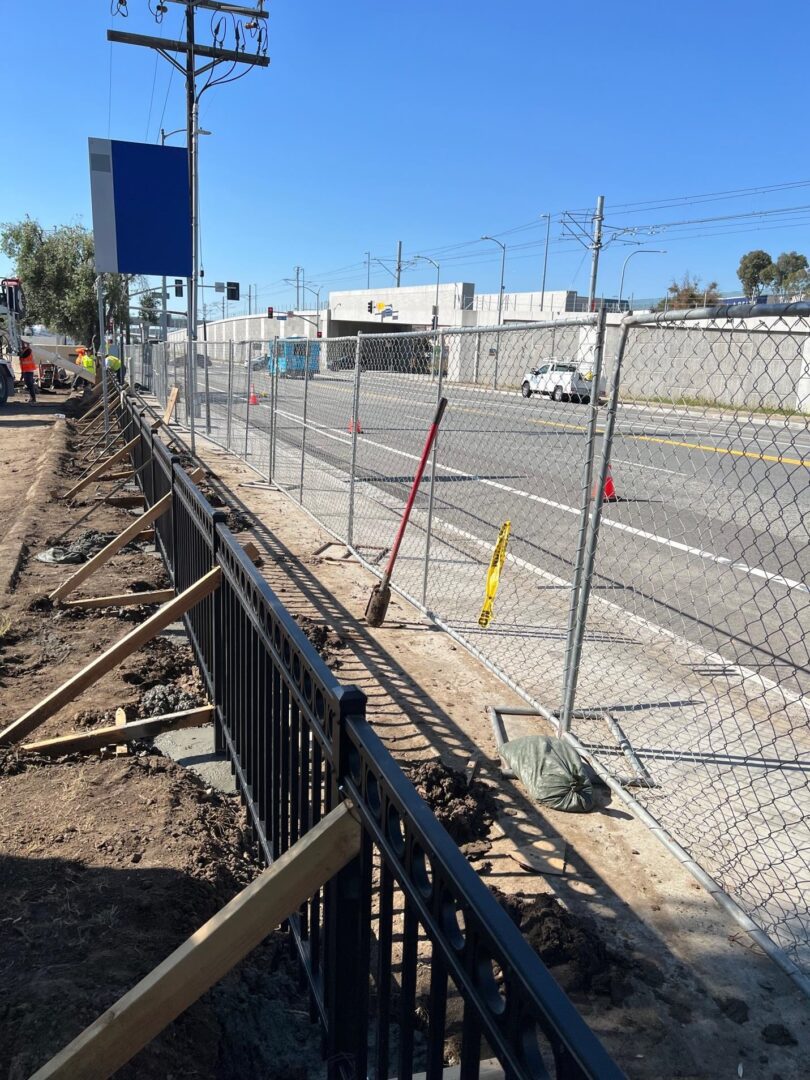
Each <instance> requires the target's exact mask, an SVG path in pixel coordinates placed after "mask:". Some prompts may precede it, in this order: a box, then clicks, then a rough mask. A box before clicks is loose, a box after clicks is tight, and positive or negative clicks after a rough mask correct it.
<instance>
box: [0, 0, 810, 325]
mask: <svg viewBox="0 0 810 1080" xmlns="http://www.w3.org/2000/svg"><path fill="white" fill-rule="evenodd" d="M153 6H154V0H153ZM168 6H169V8H170V11H169V14H168V15H167V16H166V19H165V21H164V23H163V25H162V26H161V27H156V25H155V23H154V20H153V19H152V17H151V16H150V14H149V11H148V3H147V0H129V3H128V7H129V9H130V17H129V18H128V19H121V18H115V19H113V18H111V16H110V4H109V0H81V2H78V0H77V2H73V3H64V2H62V0H40V3H38V4H16V5H14V17H13V20H11V21H10V22H8V23H7V25H6V26H5V27H4V38H5V41H4V44H5V51H6V54H7V55H16V56H19V57H20V58H21V61H22V62H21V64H20V66H19V76H18V81H17V93H16V94H14V93H13V92H12V94H11V98H10V99H9V97H8V93H7V97H6V102H7V104H9V101H10V103H11V106H12V107H11V108H7V109H6V111H5V114H4V130H5V134H6V146H7V148H12V152H11V153H10V154H9V153H8V152H7V155H6V161H7V168H5V169H4V170H2V174H0V207H1V208H2V209H0V218H1V219H2V220H15V219H17V218H19V217H21V216H23V215H25V214H30V215H31V216H32V217H36V218H38V219H40V220H41V221H42V222H43V223H44V224H46V225H54V224H59V223H64V222H69V221H77V220H78V221H81V222H83V223H85V224H88V225H90V224H91V217H90V199H89V179H88V167H87V137H88V136H91V135H93V136H99V137H106V136H107V135H109V136H110V137H112V138H119V139H130V140H136V141H137V140H143V141H155V140H156V139H157V136H158V131H159V128H160V126H161V120H162V124H163V126H164V127H165V128H166V129H167V130H169V129H172V128H178V127H183V126H184V125H185V114H184V109H185V101H184V94H183V88H182V85H181V79H180V77H179V76H177V75H175V76H174V77H173V78H172V77H171V76H170V71H171V69H170V67H169V65H168V64H167V63H166V61H164V60H162V59H159V60H158V62H157V65H156V63H155V59H156V54H155V53H153V52H152V51H151V50H146V49H138V48H133V47H126V46H121V45H116V46H110V45H109V44H108V43H107V42H106V30H107V29H108V27H110V26H114V27H116V28H117V29H123V30H129V31H131V32H141V33H149V34H161V33H162V34H164V35H165V36H166V37H177V36H179V34H180V24H181V18H182V8H180V7H179V6H178V5H176V4H173V3H170V4H169V5H168ZM268 10H269V11H270V19H269V23H268V28H269V55H270V57H271V65H270V67H269V68H268V69H265V70H254V71H251V72H250V73H248V74H247V75H246V76H245V78H243V79H241V80H240V81H238V82H236V83H233V84H232V85H229V86H223V87H221V88H216V89H213V90H211V91H208V92H207V93H206V94H205V95H204V96H203V98H202V104H201V124H202V126H203V127H205V128H208V129H210V130H211V131H212V132H213V133H214V134H213V135H212V136H211V137H210V138H204V139H202V140H201V218H202V244H203V260H204V264H205V270H206V279H207V280H208V281H213V280H216V279H224V278H227V279H231V280H238V281H240V282H241V283H242V287H243V292H246V291H247V290H246V286H247V284H248V283H251V284H257V285H258V286H259V303H260V305H262V306H264V305H266V304H270V303H275V304H282V303H288V302H289V300H290V295H291V294H290V290H289V287H288V286H286V285H284V283H283V279H284V278H286V277H290V276H292V275H293V267H294V266H295V265H296V264H298V265H301V266H303V267H304V269H305V274H306V279H307V280H308V281H311V282H313V283H316V282H317V283H318V284H323V285H324V286H325V287H326V288H330V287H331V288H362V287H364V286H365V280H366V271H365V268H364V252H366V251H371V253H372V255H373V256H375V257H379V258H388V259H390V260H393V257H394V254H395V250H396V243H397V240H399V239H402V241H403V244H404V252H405V256H406V258H407V257H408V256H412V255H413V254H415V253H417V252H422V253H425V254H428V255H431V256H432V257H433V258H435V259H437V261H439V262H440V263H441V264H442V270H441V274H442V279H443V280H445V281H450V280H455V281H459V280H467V281H473V282H475V283H476V285H477V287H478V289H479V291H494V290H495V289H497V285H498V274H499V268H500V252H499V250H498V249H497V248H496V246H495V245H494V244H486V243H480V242H476V238H477V237H479V236H480V235H481V234H482V233H492V234H495V235H498V236H500V238H501V239H502V240H503V241H504V242H506V243H507V245H508V248H509V251H508V254H507V267H506V288H507V289H508V290H517V289H529V288H539V283H540V276H541V272H542V258H543V238H544V231H545V224H544V222H541V221H540V220H539V215H540V214H542V213H545V212H551V213H553V214H554V215H555V219H554V222H553V225H552V230H551V247H550V253H549V270H548V284H547V287H548V288H560V289H563V288H579V290H580V291H587V283H588V265H587V253H586V252H585V251H584V249H583V248H582V247H580V246H579V244H577V242H576V241H574V240H572V239H571V238H570V237H566V236H565V235H564V229H563V226H562V224H561V222H560V220H559V215H560V214H561V212H562V211H564V210H572V211H582V210H586V209H587V208H589V207H592V206H593V204H594V201H595V198H596V196H597V195H598V194H600V193H601V194H604V195H605V199H606V221H607V223H608V225H610V226H613V227H615V228H617V229H627V228H629V227H631V226H635V227H636V228H637V230H638V231H637V232H636V233H635V234H630V233H627V232H625V233H622V234H620V236H619V238H618V239H616V240H614V241H613V243H612V244H611V245H609V246H608V247H607V248H606V250H605V252H604V254H603V259H602V263H601V268H600V286H599V291H600V292H603V293H604V294H606V295H607V294H612V295H615V294H616V292H617V291H618V282H619V275H620V272H621V265H622V262H623V260H624V258H625V256H626V255H627V254H628V253H629V251H630V250H632V248H631V247H629V246H626V244H625V243H623V241H627V240H630V241H632V242H634V243H639V242H640V243H643V244H645V245H646V246H647V247H651V248H662V249H666V250H667V254H666V255H650V256H646V257H638V258H635V259H633V260H632V261H631V263H630V264H629V266H628V269H627V281H626V286H625V294H630V293H634V294H635V295H636V296H637V297H639V296H650V295H658V294H660V293H662V292H663V291H664V289H665V288H666V285H667V283H668V282H669V281H670V280H671V279H672V277H673V276H680V275H682V274H683V272H684V271H686V270H689V271H691V272H692V273H694V274H697V275H699V276H700V277H701V278H702V279H703V280H704V281H706V280H710V279H716V280H717V281H718V282H719V283H720V286H721V287H722V288H724V289H735V288H736V287H737V281H736V277H735V270H736V266H737V263H738V261H739V257H740V255H741V254H742V253H743V252H744V251H747V250H750V249H751V248H754V247H764V248H765V249H766V250H768V251H770V252H771V253H772V254H773V255H774V256H776V255H777V254H778V253H779V252H780V251H783V250H786V249H787V250H789V249H794V248H795V249H798V250H800V251H805V252H808V254H810V160H808V156H809V155H810V151H809V150H808V142H807V139H806V137H805V133H804V126H805V122H804V120H803V119H802V117H803V115H804V113H805V112H806V109H805V105H804V103H805V102H806V99H807V88H806V73H805V70H804V65H803V64H802V63H801V62H800V61H799V60H798V57H799V51H798V49H797V48H796V47H792V46H791V42H800V41H803V40H805V39H806V38H807V34H808V30H810V13H808V9H807V8H806V7H805V6H804V5H796V6H794V7H793V8H792V12H791V16H790V26H789V28H788V27H787V26H786V23H785V20H783V19H777V18H771V17H769V16H768V14H767V8H766V7H765V6H763V5H762V3H761V0H757V2H756V3H755V2H751V0H736V2H735V3H733V4H731V3H726V4H724V3H722V2H721V3H719V4H715V5H714V6H712V7H711V9H709V10H710V14H707V8H706V5H705V4H704V3H700V4H698V3H694V2H692V0H684V2H682V3H681V4H679V5H677V6H673V5H669V4H651V3H649V2H642V0H627V2H622V0H620V2H618V3H614V4H610V5H605V4H596V3H593V2H591V0H581V2H580V3H579V4H577V5H574V6H570V5H569V6H565V5H559V4H547V3H542V2H540V0H500V2H499V3H497V4H493V3H483V2H482V0H465V2H461V0H432V2H431V0H412V2H409V3H400V4H388V5H383V4H379V3H372V2H368V0H353V2H350V3H346V4H335V3H333V2H326V0H312V2H303V0H300V2H297V3H293V2H291V0H272V2H271V3H270V4H269V5H268ZM198 18H199V26H200V31H199V37H200V39H201V40H208V39H209V38H208V27H207V23H208V18H209V16H207V15H206V14H204V13H200V15H199V17H198ZM9 70H10V69H9ZM8 82H9V84H11V79H9V80H8ZM110 88H111V91H110ZM182 138H183V137H182V136H177V137H176V138H175V141H180V142H182ZM788 184H792V185H796V186H791V187H782V188H781V189H779V190H768V191H762V190H760V191H750V193H748V194H738V195H735V196H734V197H728V196H726V195H724V194H719V195H718V196H717V197H715V194H714V193H726V192H729V191H736V192H741V191H743V192H744V191H748V190H749V189H762V188H766V187H773V186H775V185H788ZM697 195H706V196H711V197H707V198H705V199H702V200H691V201H689V202H685V201H677V200H682V197H685V196H697ZM669 200H672V201H671V203H670V204H669V205H667V203H668V201H669ZM628 204H647V205H628ZM805 207H807V209H804V208H805ZM780 208H787V209H789V210H790V212H789V213H787V214H783V215H776V214H769V215H768V216H758V214H759V212H760V211H775V210H778V209H780ZM793 208H796V209H793ZM743 214H748V215H750V216H749V217H746V218H740V217H738V216H736V215H743ZM714 217H726V219H727V220H725V221H722V222H711V221H705V220H703V219H706V218H714ZM583 220H584V219H583ZM691 221H694V222H696V223H695V224H693V225H682V226H678V227H670V228H667V229H660V228H655V229H653V231H650V227H655V226H661V225H663V224H666V223H668V222H691ZM523 226H525V228H524V227H523ZM519 245H524V246H519ZM525 245H529V246H525ZM0 268H3V266H2V263H0ZM5 269H8V267H7V266H6V267H5ZM432 280H435V278H434V271H433V269H432V268H431V267H430V266H428V265H426V264H424V263H423V264H421V265H418V266H417V268H416V269H412V270H408V272H407V273H406V274H404V276H403V284H416V283H419V282H422V281H432ZM388 282H390V277H389V276H388V274H387V273H386V272H385V271H384V270H383V269H382V268H381V267H379V266H377V265H375V266H374V267H373V270H372V283H374V284H379V285H380V286H382V285H383V284H387V283H388Z"/></svg>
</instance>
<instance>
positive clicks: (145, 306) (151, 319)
mask: <svg viewBox="0 0 810 1080" xmlns="http://www.w3.org/2000/svg"><path fill="white" fill-rule="evenodd" d="M140 314H141V320H142V321H143V322H145V323H146V325H147V326H155V325H156V324H157V323H158V322H159V321H160V308H159V307H158V302H157V293H154V292H151V291H150V292H145V293H143V295H142V296H141V312H140Z"/></svg>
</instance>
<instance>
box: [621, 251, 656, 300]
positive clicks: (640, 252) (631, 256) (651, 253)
mask: <svg viewBox="0 0 810 1080" xmlns="http://www.w3.org/2000/svg"><path fill="white" fill-rule="evenodd" d="M634 255H666V250H662V249H660V248H636V250H635V251H631V252H630V254H629V255H628V256H627V258H626V259H625V260H624V262H623V263H622V276H621V280H620V281H619V311H621V310H622V293H623V292H624V272H625V270H626V269H627V264H628V263H629V262H630V260H631V259H632V258H633V256H634Z"/></svg>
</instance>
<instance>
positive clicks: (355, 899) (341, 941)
mask: <svg viewBox="0 0 810 1080" xmlns="http://www.w3.org/2000/svg"><path fill="white" fill-rule="evenodd" d="M338 693H339V695H340V697H339V702H338V717H337V722H336V724H335V734H334V736H333V745H332V752H333V772H332V793H331V795H332V799H331V803H332V806H336V805H337V804H338V802H339V800H340V798H341V795H342V787H343V778H344V777H345V775H346V773H347V772H348V767H349V762H348V749H349V741H348V737H347V731H346V727H347V722H348V721H349V720H350V719H352V720H361V721H362V720H364V719H365V711H366V698H365V695H364V694H363V693H362V691H360V690H358V689H357V687H355V686H347V687H341V688H340V690H339V691H338ZM370 848H371V844H370V838H369V836H368V835H367V834H366V835H364V836H363V839H362V849H361V853H360V855H358V856H357V857H356V858H354V859H353V860H352V861H351V862H350V863H349V864H348V865H347V866H346V867H344V868H343V870H341V871H340V872H339V873H338V874H336V875H335V877H334V878H332V880H331V881H330V882H329V883H328V884H327V886H326V888H325V902H326V911H325V923H326V933H327V940H326V956H325V971H324V997H325V1004H326V1015H327V1032H326V1069H327V1073H326V1075H327V1078H328V1080H343V1078H344V1077H346V1076H347V1075H348V1076H351V1077H356V1078H357V1080H361V1078H363V1077H365V1076H366V1075H367V1069H366V1058H367V1053H368V1049H367V1047H368V1042H367V1040H368V1033H367V1023H368V1021H367V1015H368V984H369V979H368V954H367V949H366V948H365V945H364V943H366V942H367V941H368V927H367V924H365V923H364V919H363V902H364V899H365V900H366V901H368V900H369V899H370V897H369V896H368V892H369V891H370V889H371V862H372V860H371V850H370ZM364 866H365V873H364ZM364 893H365V895H364Z"/></svg>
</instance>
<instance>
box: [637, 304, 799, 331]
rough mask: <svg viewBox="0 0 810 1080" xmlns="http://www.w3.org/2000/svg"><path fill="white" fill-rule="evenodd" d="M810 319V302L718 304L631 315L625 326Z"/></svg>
mask: <svg viewBox="0 0 810 1080" xmlns="http://www.w3.org/2000/svg"><path fill="white" fill-rule="evenodd" d="M808 317H810V301H808V300H795V301H793V302H792V303H786V304H758V303H751V304H715V305H714V306H713V307H696V308H683V309H681V310H678V311H654V312H649V313H647V314H639V315H628V316H626V317H625V318H624V319H622V322H623V323H624V324H625V325H627V326H644V325H646V326H649V325H656V324H660V323H682V322H694V321H703V322H717V321H720V320H723V321H727V320H734V319H755V318H759V319H763V318H773V319H784V318H808Z"/></svg>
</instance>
